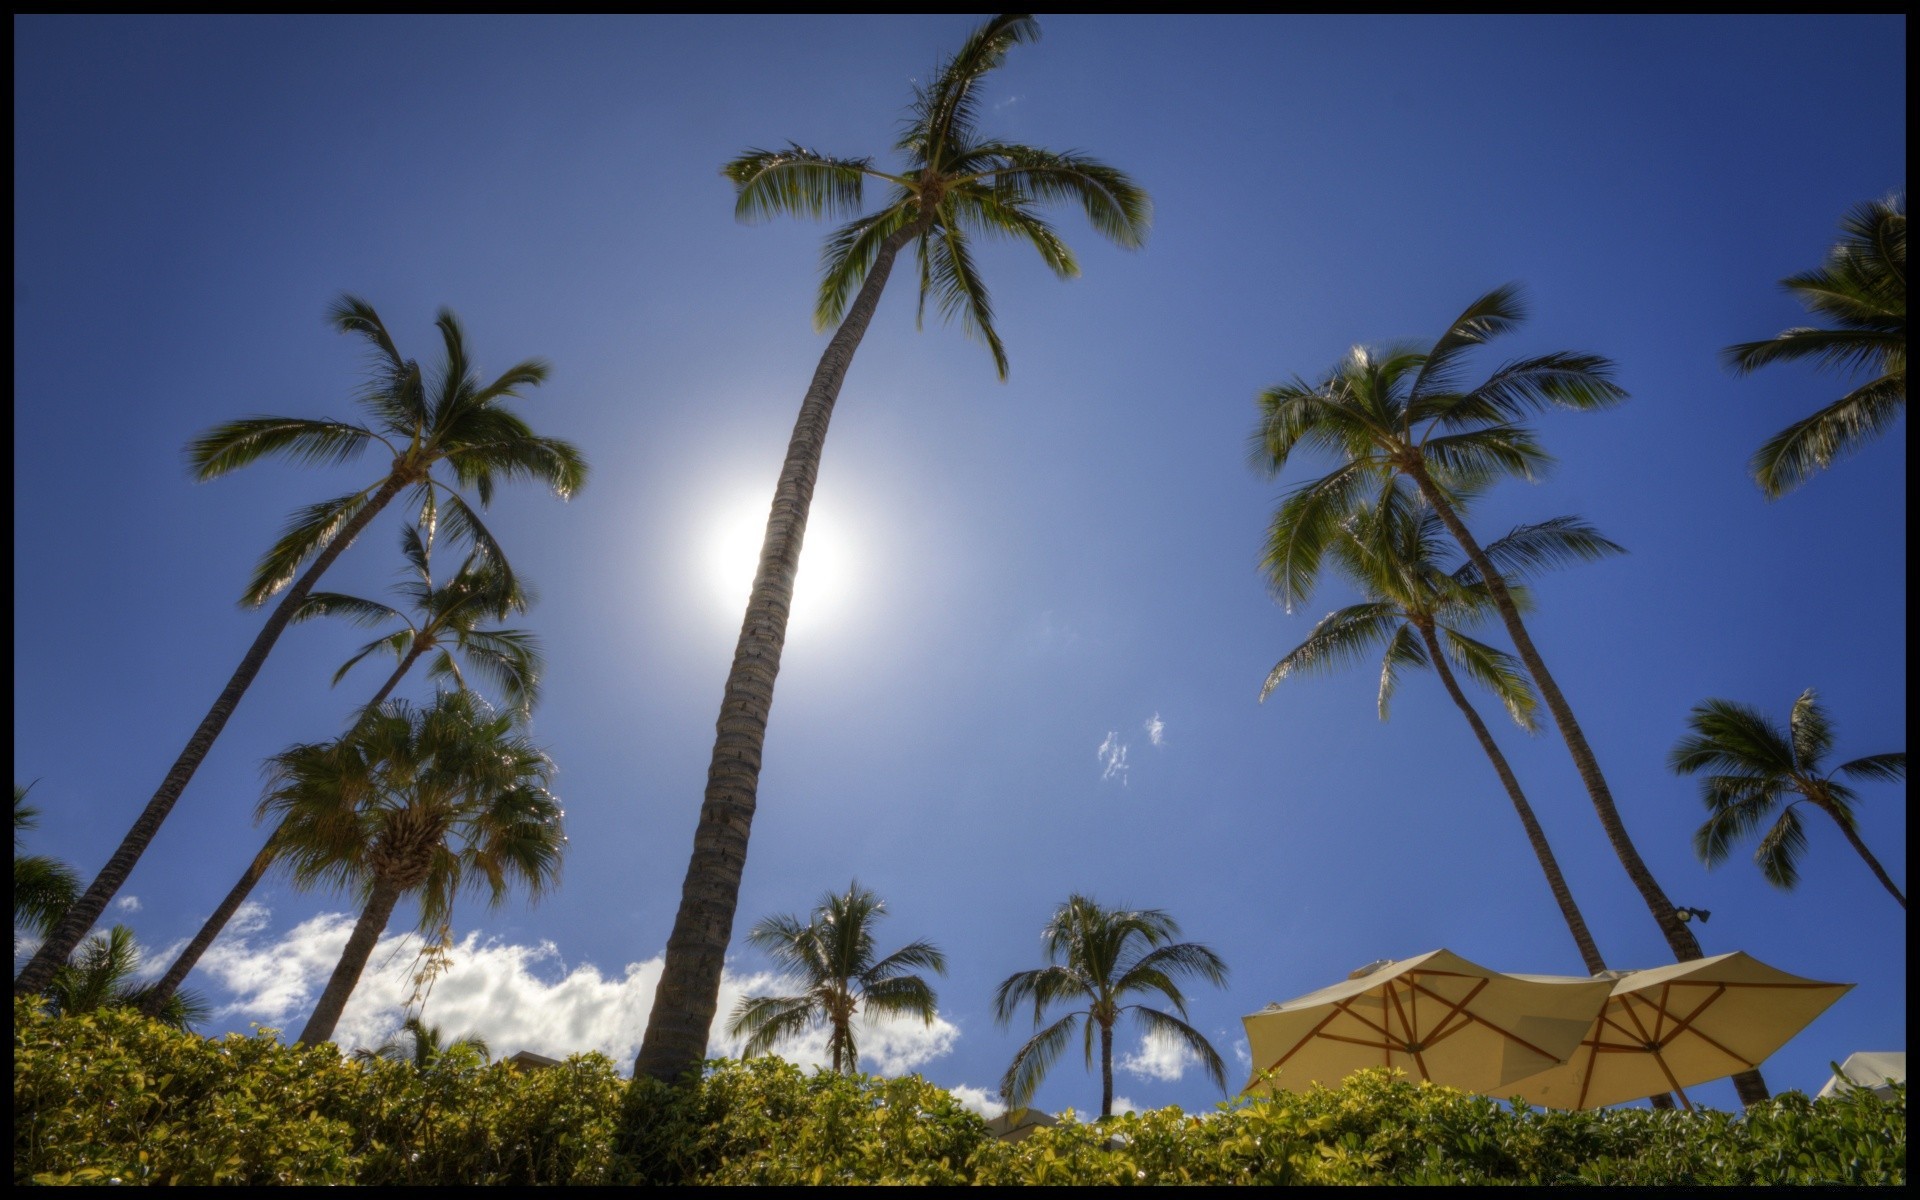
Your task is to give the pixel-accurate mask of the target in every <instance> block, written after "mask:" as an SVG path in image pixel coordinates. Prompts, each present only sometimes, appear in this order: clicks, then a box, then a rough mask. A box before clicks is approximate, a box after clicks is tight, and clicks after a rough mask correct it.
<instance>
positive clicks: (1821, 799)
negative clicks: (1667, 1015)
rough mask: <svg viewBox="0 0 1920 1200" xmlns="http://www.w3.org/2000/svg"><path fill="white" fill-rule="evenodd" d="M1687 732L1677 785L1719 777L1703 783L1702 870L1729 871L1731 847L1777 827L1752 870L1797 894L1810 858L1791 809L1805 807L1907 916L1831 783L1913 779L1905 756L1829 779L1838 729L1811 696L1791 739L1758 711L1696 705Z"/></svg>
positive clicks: (1846, 796) (1849, 796) (1676, 753)
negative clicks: (1829, 826) (1828, 825)
mask: <svg viewBox="0 0 1920 1200" xmlns="http://www.w3.org/2000/svg"><path fill="white" fill-rule="evenodd" d="M1687 728H1688V729H1689V730H1691V732H1690V733H1689V734H1688V735H1687V736H1686V737H1684V738H1681V739H1680V741H1679V743H1678V744H1677V745H1675V746H1674V748H1673V752H1672V753H1671V754H1670V755H1669V756H1668V758H1667V762H1668V765H1669V766H1671V767H1672V768H1673V769H1674V771H1675V772H1677V773H1678V774H1681V775H1693V774H1696V773H1698V772H1700V771H1711V772H1713V773H1712V774H1710V775H1708V776H1706V778H1704V779H1702V780H1701V781H1700V799H1701V800H1702V801H1703V802H1705V804H1706V806H1707V813H1708V816H1707V822H1706V824H1704V825H1702V826H1700V828H1699V829H1698V830H1697V831H1696V832H1695V833H1694V835H1693V848H1694V851H1695V852H1696V853H1698V854H1699V855H1700V861H1701V862H1704V863H1706V864H1707V865H1708V866H1710V867H1713V866H1718V865H1719V864H1721V863H1723V862H1725V861H1726V860H1727V856H1728V855H1729V854H1731V853H1732V852H1733V845H1734V843H1735V842H1737V841H1739V840H1740V839H1742V838H1744V837H1746V836H1747V835H1748V834H1750V833H1753V832H1754V831H1755V830H1757V829H1759V828H1760V827H1761V826H1762V825H1763V824H1765V823H1766V822H1767V820H1768V819H1769V818H1772V819H1773V828H1771V829H1769V830H1767V832H1766V833H1765V834H1764V835H1763V836H1762V837H1761V838H1760V845H1759V848H1758V849H1756V850H1755V851H1754V855H1753V861H1754V862H1756V863H1758V864H1759V865H1760V872H1761V874H1763V875H1765V876H1766V877H1767V882H1768V883H1771V884H1772V885H1773V886H1775V887H1777V888H1784V889H1791V888H1792V887H1793V886H1794V885H1795V884H1797V883H1799V882H1800V857H1801V855H1803V854H1805V853H1806V849H1807V835H1806V831H1805V830H1804V829H1802V828H1801V825H1800V815H1799V814H1798V813H1796V812H1795V811H1794V809H1796V808H1797V807H1799V806H1800V805H1802V804H1806V805H1810V806H1812V807H1813V808H1814V809H1816V810H1817V811H1819V812H1823V813H1825V814H1827V816H1828V817H1830V818H1832V820H1833V823H1834V824H1835V825H1838V826H1839V827H1840V832H1841V834H1842V835H1843V836H1844V837H1845V838H1846V839H1847V844H1848V845H1850V846H1852V847H1853V849H1854V852H1855V853H1857V854H1859V856H1860V857H1861V858H1862V859H1864V860H1865V861H1866V864H1867V866H1868V868H1869V869H1871V870H1872V871H1873V876H1874V878H1875V879H1878V880H1879V881H1880V886H1882V887H1884V888H1886V889H1887V891H1888V892H1889V893H1891V894H1892V896H1893V898H1894V899H1895V900H1897V901H1899V904H1900V907H1901V908H1902V909H1905V908H1906V907H1907V897H1906V895H1905V894H1904V893H1903V892H1901V890H1900V889H1899V888H1898V887H1897V886H1895V884H1894V882H1893V879H1892V878H1891V877H1890V876H1888V874H1887V871H1886V868H1885V867H1882V866H1881V865H1880V860H1879V859H1877V858H1875V857H1874V856H1873V852H1872V851H1871V850H1868V849H1867V844H1866V843H1865V842H1864V841H1862V840H1861V839H1860V828H1859V823H1858V822H1857V821H1855V820H1854V816H1853V806H1854V803H1855V801H1857V800H1858V799H1859V796H1858V794H1857V793H1855V792H1854V790H1853V789H1852V788H1850V787H1848V786H1847V785H1846V784H1844V783H1841V782H1840V781H1839V780H1838V779H1835V778H1834V776H1835V775H1845V776H1846V777H1848V778H1849V779H1876V780H1881V781H1883V782H1887V783H1896V782H1898V781H1900V780H1902V779H1905V778H1906V777H1907V756H1906V753H1905V752H1904V751H1902V752H1900V753H1897V754H1869V755H1867V756H1866V757H1865V758H1856V759H1854V760H1852V761H1851V762H1843V763H1841V764H1840V765H1839V766H1837V767H1834V768H1833V769H1832V770H1826V769H1824V763H1823V760H1824V759H1825V758H1826V756H1827V753H1828V751H1830V750H1832V749H1833V724H1832V722H1830V721H1828V720H1827V714H1826V710H1824V709H1822V708H1821V707H1820V704H1819V702H1818V701H1817V700H1816V699H1815V698H1814V694H1813V689H1812V688H1808V689H1807V690H1806V691H1804V692H1802V693H1801V694H1800V698H1799V699H1798V700H1796V701H1794V703H1793V711H1792V712H1791V713H1790V714H1789V715H1788V717H1787V728H1786V729H1785V730H1782V729H1781V728H1780V727H1779V726H1777V725H1775V724H1774V723H1773V722H1772V721H1769V720H1768V719H1767V718H1766V715H1765V714H1763V713H1762V712H1761V711H1760V710H1759V709H1757V708H1754V707H1753V706H1752V705H1748V704H1740V703H1737V702H1735V701H1732V700H1704V701H1702V702H1701V703H1699V704H1696V705H1694V708H1693V713H1692V715H1691V716H1689V717H1688V718H1687ZM1788 797H1793V798H1792V799H1788Z"/></svg>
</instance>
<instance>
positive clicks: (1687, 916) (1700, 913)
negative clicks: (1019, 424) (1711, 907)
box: [1673, 908, 1713, 925]
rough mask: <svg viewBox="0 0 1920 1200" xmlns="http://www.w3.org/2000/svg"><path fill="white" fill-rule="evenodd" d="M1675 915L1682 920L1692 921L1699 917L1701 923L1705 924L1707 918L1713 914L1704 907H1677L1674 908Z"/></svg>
mask: <svg viewBox="0 0 1920 1200" xmlns="http://www.w3.org/2000/svg"><path fill="white" fill-rule="evenodd" d="M1673 915H1674V916H1676V917H1679V918H1680V920H1681V921H1682V922H1685V921H1691V920H1693V919H1695V918H1696V917H1697V918H1699V920H1700V923H1701V924H1702V925H1705V924H1706V923H1707V918H1708V917H1711V916H1712V915H1713V914H1712V913H1710V912H1708V911H1707V910H1706V909H1704V908H1676V909H1674V910H1673Z"/></svg>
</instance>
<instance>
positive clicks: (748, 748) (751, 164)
mask: <svg viewBox="0 0 1920 1200" xmlns="http://www.w3.org/2000/svg"><path fill="white" fill-rule="evenodd" d="M1038 36H1039V26H1038V25H1037V24H1036V23H1035V22H1034V21H1033V19H1032V18H1031V17H1026V16H1018V15H1014V16H1000V17H995V18H994V19H993V20H991V21H988V22H987V23H986V24H984V25H982V26H981V27H980V28H979V29H977V30H975V31H974V32H973V34H972V35H971V36H970V37H969V38H968V39H967V41H966V43H965V44H964V45H962V46H961V48H960V49H959V51H958V52H956V53H955V54H954V55H953V57H952V58H950V59H948V60H947V61H945V62H944V63H942V64H941V65H940V67H939V68H938V69H937V70H936V71H935V72H934V75H933V77H932V82H931V83H929V84H928V85H927V86H926V87H925V88H922V89H918V91H917V95H916V96H915V98H914V102H913V104H912V105H911V106H910V107H909V109H908V113H907V119H906V128H905V131H904V132H903V133H902V134H901V137H900V140H899V141H898V142H897V143H896V144H895V149H896V150H898V151H899V152H900V153H901V155H902V156H903V158H904V162H903V163H902V165H901V166H900V167H898V168H897V169H896V170H893V171H883V170H881V169H879V168H878V167H876V166H874V164H873V160H872V159H868V158H830V157H828V156H826V155H823V154H819V153H816V152H815V151H813V150H807V149H802V148H801V147H799V146H789V147H788V148H787V149H785V150H750V151H748V152H747V153H746V154H744V155H742V156H740V157H739V158H737V159H735V160H734V161H733V162H731V163H728V164H727V166H726V167H725V168H724V174H725V175H726V177H727V178H728V179H730V180H732V181H733V184H734V186H735V189H736V191H737V195H738V200H737V203H736V207H735V211H736V213H737V214H738V215H739V216H740V217H741V218H742V219H743V220H758V219H762V218H766V217H772V216H777V215H780V214H793V215H795V216H804V217H819V216H827V215H834V214H845V213H850V212H857V211H858V210H859V208H860V205H861V203H862V190H863V185H864V183H865V181H866V180H867V179H869V178H871V179H874V180H877V181H878V182H880V183H882V184H884V185H886V187H887V197H886V200H885V202H884V203H883V205H882V206H881V207H880V208H879V209H878V210H877V211H874V212H871V213H866V214H863V215H860V216H856V217H855V218H854V219H853V220H851V221H850V222H848V223H847V224H845V225H842V226H841V227H840V228H839V229H838V230H836V231H835V232H834V233H833V234H832V235H831V236H830V237H829V238H828V239H827V246H826V253H825V262H824V271H823V276H822V279H821V282H820V292H819V300H818V303H817V304H816V306H815V310H814V317H815V320H816V322H817V323H818V324H819V325H820V326H821V327H822V328H824V327H826V326H828V325H835V326H836V328H835V329H834V333H833V336H832V337H831V338H830V339H829V340H828V342H827V347H826V350H825V351H824V352H823V353H822V355H821V357H820V363H819V366H818V367H816V368H815V370H814V373H813V381H812V382H811V383H810V384H809V385H808V387H807V392H806V397H805V399H804V400H803V401H802V403H801V405H800V415H799V419H798V420H797V421H796V422H795V424H794V428H793V437H792V439H791V440H790V441H789V443H788V446H787V457H786V462H785V464H784V465H783V466H782V467H781V469H780V479H779V483H778V485H777V486H776V487H775V490H774V496H773V508H772V511H771V512H770V513H769V515H768V518H767V533H766V539H765V541H764V542H762V544H761V549H760V565H759V567H758V569H757V571H756V573H755V575H754V582H753V591H752V594H751V596H750V597H749V599H748V601H747V613H746V619H745V620H744V621H743V622H742V624H741V627H740V639H739V642H738V644H737V646H736V647H735V650H734V657H733V666H732V668H731V670H730V671H729V672H728V674H727V685H726V691H725V694H724V695H723V697H722V699H721V702H720V718H719V721H718V722H717V724H716V737H715V739H714V747H713V757H712V760H711V765H710V766H709V767H708V771H707V787H706V794H705V799H704V800H703V802H702V804H701V808H700V819H699V825H698V827H697V829H696V830H695V833H694V843H693V855H692V858H691V860H690V861H689V863H688V866H687V874H686V880H685V883H684V884H683V886H682V890H681V898H680V908H679V911H678V912H677V914H676V915H675V917H674V923H673V932H672V934H671V935H670V936H669V938H668V940H667V953H666V964H665V967H664V969H663V970H662V972H661V976H660V984H659V987H658V990H657V991H656V993H655V996H654V1002H653V1008H652V1011H651V1013H650V1014H649V1016H648V1019H647V1030H646V1036H645V1039H644V1040H643V1042H642V1044H641V1047H640V1053H639V1057H638V1059H637V1060H636V1064H635V1070H637V1071H638V1072H639V1073H641V1074H643V1075H648V1076H651V1077H653V1078H655V1079H662V1080H672V1079H676V1078H678V1077H680V1076H681V1075H682V1074H684V1073H685V1072H686V1071H688V1070H690V1069H691V1068H693V1067H695V1066H697V1065H698V1064H699V1062H700V1060H701V1059H702V1058H703V1057H704V1056H705V1054H706V1045H707V1033H708V1030H709V1028H710V1027H711V1026H712V1024H713V1018H714V1013H715V1010H716V1009H717V1008H718V1006H719V1001H720V973H721V967H722V964H723V961H724V959H725V956H726V951H727V944H728V941H729V940H730V939H731V937H732V934H733V918H734V910H735V908H736V907H737V906H738V904H739V892H740V873H741V868H742V864H743V863H744V862H745V861H746V857H747V839H748V833H749V831H750V829H751V826H752V821H753V813H754V808H755V805H756V802H757V795H756V789H757V787H758V783H759V778H760V757H761V748H762V745H763V743H764V742H765V740H766V728H767V713H768V709H769V708H770V706H771V704H772V700H773V684H774V677H775V675H776V674H777V673H778V671H779V667H780V652H781V648H782V647H783V646H784V644H785V642H786V632H787V612H788V609H789V607H790V606H791V604H792V601H793V581H794V574H795V572H796V571H797V570H798V568H799V564H800V543H801V539H802V537H803V536H804V535H805V532H806V525H807V512H808V508H809V506H810V505H811V503H812V500H813V487H814V480H815V478H816V476H817V475H818V472H819V466H820V451H821V447H822V446H823V444H824V442H825V439H826V434H827V421H828V419H829V418H830V417H831V416H832V414H833V406H834V402H835V400H836V399H837V398H838V397H839V394H840V385H841V383H842V381H844V380H845V378H846V375H847V368H848V367H849V366H850V365H851V363H852V362H853V354H854V351H855V349H857V348H858V347H859V345H860V339H861V337H862V336H863V335H864V334H865V333H866V330H867V324H868V322H869V321H871V320H872V318H873V313H874V309H875V307H876V306H877V305H878V304H879V302H880V293H881V290H882V289H883V288H884V287H885V286H886V283H887V277H888V275H889V274H890V273H891V272H892V270H893V263H894V259H895V257H896V256H897V255H898V254H899V253H900V252H901V251H902V250H904V249H906V248H907V247H908V246H909V245H911V246H913V247H914V248H915V253H916V265H917V267H918V270H919V296H920V312H921V314H922V316H923V317H924V315H925V312H926V307H927V301H928V299H929V298H931V299H932V301H933V304H934V308H935V309H936V311H937V312H938V313H939V314H940V315H941V316H942V317H945V318H949V319H951V318H953V317H956V316H957V317H959V318H960V320H961V323H962V324H963V325H964V326H965V328H966V330H967V332H968V333H970V334H972V335H973V336H975V337H977V338H979V339H981V340H982V341H984V342H985V343H986V345H987V348H988V349H989V350H990V351H991V352H992V354H993V360H994V366H995V368H996V370H997V371H998V372H999V374H1000V376H1001V377H1002V378H1005V376H1006V371H1007V358H1006V352H1005V350H1004V348H1003V347H1002V345H1001V342H1000V335H999V333H998V332H997V331H996V330H995V329H994V325H993V308H992V305H991V303H990V302H989V299H988V296H987V290H986V285H985V284H984V283H983V282H982V281H981V279H980V276H979V273H978V271H977V270H976V268H975V265H974V261H973V251H972V241H973V239H974V238H976V237H986V238H995V237H1009V238H1012V239H1015V240H1017V241H1024V242H1026V243H1027V244H1029V245H1031V246H1032V247H1034V249H1035V250H1037V251H1038V252H1039V254H1040V257H1041V260H1042V261H1043V262H1045V263H1046V265H1047V266H1048V267H1049V268H1051V269H1052V270H1053V272H1054V273H1055V274H1057V275H1060V276H1062V277H1066V276H1072V275H1075V274H1078V271H1079V268H1078V266H1077V265H1076V263H1075V260H1074V257H1073V253H1072V251H1070V250H1069V249H1068V248H1067V246H1066V243H1065V242H1063V241H1061V240H1060V237H1059V235H1058V234H1056V233H1055V232H1054V230H1053V228H1052V227H1051V226H1050V225H1049V224H1048V223H1047V222H1046V220H1045V219H1044V218H1043V217H1042V216H1041V215H1040V209H1041V208H1042V207H1043V206H1045V205H1047V204H1049V203H1052V202H1055V201H1073V202H1076V203H1078V204H1079V205H1080V206H1081V208H1082V209H1083V210H1084V211H1085V212H1086V214H1087V218H1088V220H1089V221H1090V222H1091V223H1092V225H1093V227H1094V229H1095V230H1096V231H1097V232H1098V233H1100V234H1101V235H1103V236H1104V237H1106V238H1108V239H1110V240H1112V241H1114V242H1116V243H1118V244H1120V245H1122V246H1128V247H1133V246H1138V245H1140V244H1141V241H1142V239H1143V238H1144V237H1145V235H1146V230H1147V223H1148V219H1149V212H1150V208H1149V204H1148V201H1147V197H1146V193H1144V192H1143V191H1141V190H1140V188H1138V187H1137V186H1135V185H1134V183H1133V181H1132V180H1130V179H1128V178H1127V176H1126V175H1124V174H1123V173H1121V172H1120V171H1117V170H1115V169H1114V168H1112V167H1109V166H1107V165H1106V164H1104V163H1101V162H1099V161H1097V160H1095V159H1092V158H1089V157H1087V156H1085V155H1082V154H1079V153H1074V152H1066V153H1061V152H1056V151H1051V150H1042V149H1037V148H1035V147H1032V146H1023V145H1018V144H1015V143H1012V142H1003V141H999V140H996V139H993V138H990V137H986V136H984V135H983V134H982V133H981V132H980V130H979V129H978V127H977V124H976V122H977V119H978V117H979V115H980V112H979V110H980V103H981V101H980V94H979V89H980V85H981V81H982V79H984V78H985V76H986V75H987V73H988V72H989V71H991V70H993V69H994V68H995V67H997V66H999V65H1000V63H1001V61H1002V60H1003V59H1004V58H1005V56H1006V53H1007V51H1008V50H1010V49H1011V48H1012V47H1013V46H1015V45H1017V44H1019V43H1022V42H1030V41H1033V40H1034V39H1035V38H1037V37H1038Z"/></svg>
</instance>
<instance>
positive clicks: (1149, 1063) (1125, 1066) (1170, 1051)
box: [1118, 1032, 1195, 1083]
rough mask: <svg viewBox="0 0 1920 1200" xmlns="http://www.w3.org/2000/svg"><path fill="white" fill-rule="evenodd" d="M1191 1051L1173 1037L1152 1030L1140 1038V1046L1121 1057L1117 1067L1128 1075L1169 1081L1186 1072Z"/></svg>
mask: <svg viewBox="0 0 1920 1200" xmlns="http://www.w3.org/2000/svg"><path fill="white" fill-rule="evenodd" d="M1194 1061H1195V1059H1194V1057H1193V1052H1192V1051H1191V1050H1189V1049H1187V1047H1186V1046H1185V1045H1184V1044H1183V1043H1181V1042H1180V1041H1178V1040H1177V1039H1175V1038H1172V1037H1168V1036H1167V1035H1166V1034H1163V1033H1159V1032H1154V1033H1149V1034H1147V1035H1146V1036H1145V1037H1143V1038H1141V1039H1140V1048H1139V1049H1138V1050H1136V1051H1134V1052H1133V1053H1132V1054H1129V1055H1127V1056H1125V1057H1124V1058H1122V1059H1121V1060H1120V1062H1119V1064H1118V1065H1119V1067H1120V1069H1121V1070H1122V1071H1125V1072H1127V1073H1128V1074H1130V1075H1139V1076H1142V1077H1144V1078H1147V1079H1159V1080H1164V1081H1165V1082H1168V1083H1171V1082H1173V1081H1174V1080H1176V1079H1178V1078H1180V1077H1181V1076H1182V1075H1185V1074H1186V1073H1187V1068H1188V1067H1190V1066H1192V1065H1193V1063H1194Z"/></svg>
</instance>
